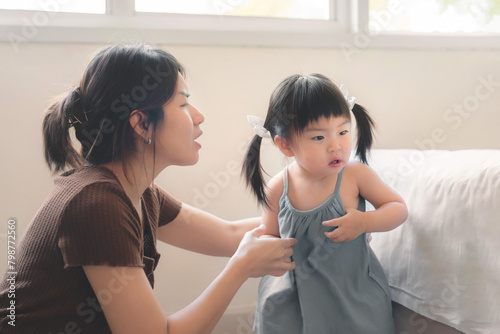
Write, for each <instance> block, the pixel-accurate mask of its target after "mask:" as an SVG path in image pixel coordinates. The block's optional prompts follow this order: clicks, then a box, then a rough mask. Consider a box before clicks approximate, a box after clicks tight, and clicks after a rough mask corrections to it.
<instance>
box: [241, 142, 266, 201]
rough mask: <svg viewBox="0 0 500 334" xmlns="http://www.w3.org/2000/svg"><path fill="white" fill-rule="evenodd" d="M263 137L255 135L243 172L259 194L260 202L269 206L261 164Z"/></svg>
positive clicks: (251, 186)
mask: <svg viewBox="0 0 500 334" xmlns="http://www.w3.org/2000/svg"><path fill="white" fill-rule="evenodd" d="M261 144H262V137H260V136H258V135H255V136H254V137H253V139H252V141H251V142H250V146H249V147H248V150H247V153H246V155H245V160H244V161H243V169H242V174H243V175H244V177H245V180H246V183H247V186H248V187H250V189H251V190H252V191H253V193H254V194H255V195H256V196H257V201H258V202H259V203H264V205H266V206H268V203H267V196H266V191H265V187H264V178H263V176H262V166H261V164H260V147H261Z"/></svg>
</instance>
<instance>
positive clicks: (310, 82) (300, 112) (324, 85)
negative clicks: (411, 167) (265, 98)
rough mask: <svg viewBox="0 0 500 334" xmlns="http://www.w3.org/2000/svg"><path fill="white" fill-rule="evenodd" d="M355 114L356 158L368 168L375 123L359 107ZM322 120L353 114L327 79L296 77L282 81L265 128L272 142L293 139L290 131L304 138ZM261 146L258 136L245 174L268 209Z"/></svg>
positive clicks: (272, 102)
mask: <svg viewBox="0 0 500 334" xmlns="http://www.w3.org/2000/svg"><path fill="white" fill-rule="evenodd" d="M352 113H353V114H354V118H355V119H356V124H357V130H358V131H357V133H358V138H357V148H356V156H358V157H359V159H360V160H361V161H362V162H363V163H365V164H368V161H367V152H368V151H369V149H370V148H371V145H372V142H373V128H374V122H373V120H372V118H371V117H370V115H369V114H368V112H367V111H366V109H365V108H363V107H362V106H361V105H359V104H357V103H356V104H355V105H354V107H353V109H352ZM322 116H324V117H326V118H329V117H332V116H333V117H339V116H343V117H345V118H347V119H349V120H350V119H351V111H350V110H349V106H348V105H347V102H346V100H345V98H344V95H343V94H342V92H341V91H340V90H339V88H337V86H335V84H334V83H333V82H332V81H331V80H330V79H328V78H327V77H325V76H324V75H321V74H309V75H292V76H290V77H288V78H286V79H284V80H283V81H281V83H280V84H279V85H278V87H276V89H275V90H274V91H273V93H272V95H271V99H270V101H269V109H268V111H267V116H266V119H265V121H264V127H265V128H266V129H267V130H269V132H270V134H271V137H272V138H274V136H276V135H278V136H280V137H283V138H285V139H290V131H295V132H296V133H299V134H300V133H302V132H303V131H304V129H305V128H306V127H307V126H308V125H309V123H311V122H313V121H317V120H318V119H319V118H320V117H322ZM261 143H262V138H261V137H260V136H258V135H255V136H254V138H253V139H252V141H251V143H250V146H249V148H248V151H247V153H246V156H245V160H244V162H243V170H242V172H243V174H244V176H245V179H246V181H247V184H248V186H249V187H250V188H251V189H252V191H253V192H254V193H255V195H256V196H257V200H258V201H259V203H263V204H264V205H266V206H267V205H268V202H267V197H266V193H265V186H264V178H263V176H262V172H263V169H262V166H261V163H260V147H261Z"/></svg>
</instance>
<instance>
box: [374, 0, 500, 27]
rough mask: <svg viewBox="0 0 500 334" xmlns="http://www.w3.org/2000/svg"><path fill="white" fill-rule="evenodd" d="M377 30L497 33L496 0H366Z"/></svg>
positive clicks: (498, 3) (499, 14)
mask: <svg viewBox="0 0 500 334" xmlns="http://www.w3.org/2000/svg"><path fill="white" fill-rule="evenodd" d="M370 29H371V30H372V31H377V32H380V31H382V32H411V33H447V34H456V33H466V34H467V33H486V34H489V33H500V1H498V0H419V1H414V0H370Z"/></svg>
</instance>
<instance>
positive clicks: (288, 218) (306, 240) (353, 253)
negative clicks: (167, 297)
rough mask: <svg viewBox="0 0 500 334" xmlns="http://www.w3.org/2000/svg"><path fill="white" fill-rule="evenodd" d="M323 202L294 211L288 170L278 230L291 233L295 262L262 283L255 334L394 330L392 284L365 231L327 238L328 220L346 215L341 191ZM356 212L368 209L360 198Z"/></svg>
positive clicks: (375, 333)
mask: <svg viewBox="0 0 500 334" xmlns="http://www.w3.org/2000/svg"><path fill="white" fill-rule="evenodd" d="M342 175H343V170H342V171H341V172H340V173H339V175H338V179H337V184H336V186H335V192H334V194H333V195H331V196H330V197H329V198H328V199H327V200H326V201H325V202H324V203H323V204H321V205H320V206H318V207H316V208H314V209H311V210H308V211H299V210H297V209H295V208H294V207H293V206H292V204H291V203H290V200H289V199H288V173H287V170H285V176H284V180H283V183H284V184H283V194H282V195H281V198H280V201H279V205H280V212H279V214H278V222H279V229H280V234H281V236H282V237H283V238H289V237H293V238H296V239H297V240H298V243H297V244H296V245H295V246H294V247H293V257H292V260H293V261H295V262H296V264H297V266H296V268H295V269H294V270H293V271H289V272H287V273H286V274H285V275H283V276H281V277H274V276H265V277H263V278H262V280H261V282H260V286H259V295H258V302H257V310H256V314H255V320H254V331H255V332H256V333H257V334H295V333H297V334H299V333H300V334H372V333H373V334H393V333H394V327H393V320H392V310H391V299H390V295H389V286H388V283H387V279H386V277H385V274H384V271H383V269H382V267H381V265H380V263H379V261H378V259H377V257H376V256H375V254H374V253H373V251H372V250H371V248H370V246H369V245H368V243H367V241H366V235H365V234H364V233H363V234H362V235H360V236H359V237H358V238H356V239H354V240H352V241H349V242H340V243H335V242H332V241H331V240H329V239H328V238H326V237H325V235H324V234H323V233H324V232H326V231H332V230H333V228H332V227H325V226H323V225H322V224H321V223H322V222H323V221H325V220H330V219H333V218H338V217H341V216H343V215H345V214H346V212H345V210H344V205H343V204H342V199H341V198H340V194H339V189H340V184H341V182H342ZM358 210H360V211H365V200H364V199H363V198H360V201H359V205H358Z"/></svg>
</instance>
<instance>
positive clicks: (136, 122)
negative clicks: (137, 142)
mask: <svg viewBox="0 0 500 334" xmlns="http://www.w3.org/2000/svg"><path fill="white" fill-rule="evenodd" d="M128 121H129V123H130V126H131V127H132V129H133V130H134V132H135V133H136V135H137V136H139V137H141V138H142V139H143V140H144V141H147V140H148V139H151V134H150V132H151V131H150V130H151V126H149V121H148V117H147V116H146V114H144V113H143V112H142V111H140V110H134V111H132V112H131V113H130V116H129V118H128Z"/></svg>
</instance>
